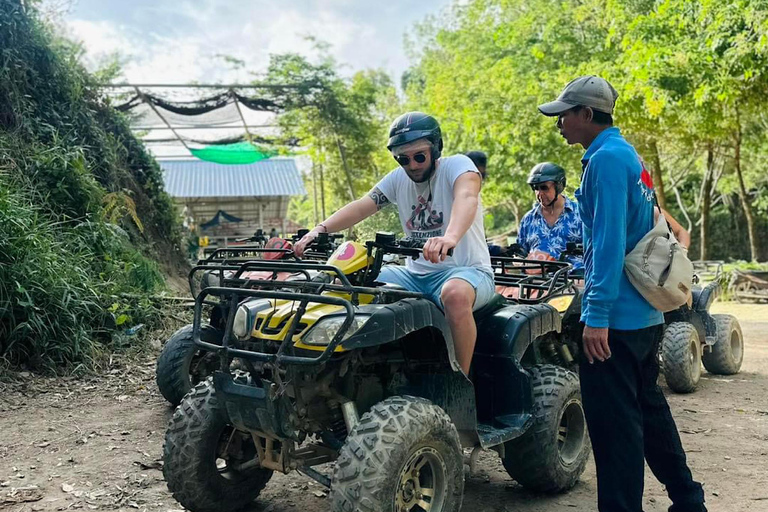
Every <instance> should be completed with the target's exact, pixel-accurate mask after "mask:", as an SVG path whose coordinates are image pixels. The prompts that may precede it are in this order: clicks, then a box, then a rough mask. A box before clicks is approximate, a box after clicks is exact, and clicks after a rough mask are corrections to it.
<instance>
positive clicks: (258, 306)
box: [232, 299, 272, 341]
mask: <svg viewBox="0 0 768 512" xmlns="http://www.w3.org/2000/svg"><path fill="white" fill-rule="evenodd" d="M271 307H272V305H271V304H270V302H269V301H268V300H266V299H258V300H249V301H246V302H243V303H242V304H240V307H238V308H237V313H235V319H234V321H233V322H232V334H233V335H234V336H235V338H237V339H238V340H240V341H245V340H247V339H249V338H250V337H251V333H252V332H253V324H254V322H255V321H256V314H257V313H258V312H259V311H263V310H265V309H268V308H271Z"/></svg>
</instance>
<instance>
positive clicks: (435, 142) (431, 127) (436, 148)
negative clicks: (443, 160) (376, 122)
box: [387, 112, 443, 160]
mask: <svg viewBox="0 0 768 512" xmlns="http://www.w3.org/2000/svg"><path fill="white" fill-rule="evenodd" d="M419 139H427V140H428V141H430V142H431V143H432V159H433V160H437V159H438V158H440V152H442V151H443V135H442V132H441V131H440V124H439V123H438V122H437V119H435V118H434V117H432V116H430V115H427V114H425V113H424V112H406V113H405V114H403V115H401V116H399V117H398V118H397V119H395V120H394V122H393V123H392V126H390V127H389V142H387V149H389V150H391V149H392V148H394V147H395V146H402V145H403V144H408V143H409V142H413V141H415V140H419Z"/></svg>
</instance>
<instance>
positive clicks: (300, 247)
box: [293, 227, 322, 258]
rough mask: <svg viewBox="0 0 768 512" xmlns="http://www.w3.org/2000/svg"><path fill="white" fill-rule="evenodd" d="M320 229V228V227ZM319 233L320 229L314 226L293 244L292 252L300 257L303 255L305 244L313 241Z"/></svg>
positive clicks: (307, 244)
mask: <svg viewBox="0 0 768 512" xmlns="http://www.w3.org/2000/svg"><path fill="white" fill-rule="evenodd" d="M321 229H322V228H321ZM319 234H320V230H318V228H317V227H315V228H314V229H313V230H312V231H310V232H309V233H307V234H306V235H304V236H303V237H301V240H299V241H298V242H296V245H294V246H293V252H294V254H296V256H298V257H299V258H301V257H302V256H304V251H306V250H307V246H309V244H311V243H312V242H314V241H315V238H317V235H319Z"/></svg>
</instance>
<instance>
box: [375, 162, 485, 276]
mask: <svg viewBox="0 0 768 512" xmlns="http://www.w3.org/2000/svg"><path fill="white" fill-rule="evenodd" d="M465 172H475V173H478V174H480V173H479V171H478V170H477V167H475V164H474V163H472V160H470V159H469V158H468V157H467V156H465V155H454V156H448V157H442V158H440V159H439V160H438V161H437V169H436V170H435V173H434V174H433V175H432V177H431V178H430V179H429V181H428V182H426V183H416V182H414V181H413V180H412V179H411V178H409V177H408V175H407V174H406V172H405V170H403V168H402V167H398V168H397V169H395V170H393V171H392V172H390V173H389V174H387V175H386V176H384V178H383V179H382V180H381V181H380V182H379V183H378V184H377V185H376V187H378V189H379V190H381V192H382V193H383V194H384V195H385V196H387V199H389V201H390V202H391V203H394V204H396V205H397V208H398V211H399V213H400V224H401V225H402V226H403V231H405V234H406V236H410V237H413V238H425V239H426V238H432V237H436V236H443V235H444V234H445V232H446V230H447V229H448V223H449V222H451V208H453V185H454V183H455V182H456V179H457V178H458V177H459V176H461V175H462V174H464V173H465ZM405 265H406V268H408V270H411V271H413V272H416V273H418V274H426V273H427V272H434V271H437V270H446V269H449V268H453V267H476V268H478V269H480V270H483V271H485V272H487V273H489V274H493V270H492V269H491V257H490V255H489V253H488V245H487V244H486V241H485V228H484V227H483V205H482V202H481V201H480V199H479V198H478V205H477V212H476V213H475V219H474V221H472V225H471V226H470V227H469V229H468V230H467V232H466V233H465V234H464V236H463V237H462V238H461V240H459V243H458V245H456V248H455V249H454V250H453V256H449V257H447V258H445V261H442V262H440V263H431V262H429V261H427V260H425V259H424V258H423V257H420V258H419V259H418V260H414V259H412V258H408V259H407V261H406V264H405Z"/></svg>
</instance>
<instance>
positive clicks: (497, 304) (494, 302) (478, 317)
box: [472, 293, 508, 323]
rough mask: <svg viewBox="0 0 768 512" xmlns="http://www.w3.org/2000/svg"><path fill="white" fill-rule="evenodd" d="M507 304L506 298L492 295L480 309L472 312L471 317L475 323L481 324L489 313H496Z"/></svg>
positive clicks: (496, 294)
mask: <svg viewBox="0 0 768 512" xmlns="http://www.w3.org/2000/svg"><path fill="white" fill-rule="evenodd" d="M507 304H508V302H507V298H506V297H504V296H503V295H501V294H500V293H495V294H493V297H491V300H489V301H488V302H487V303H485V305H483V306H482V307H481V308H480V309H478V310H476V311H474V312H473V313H472V316H473V317H475V323H478V322H481V321H482V320H483V319H484V318H485V317H487V316H488V315H490V314H491V313H493V312H495V311H498V310H499V309H501V308H503V307H504V306H506V305H507Z"/></svg>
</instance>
